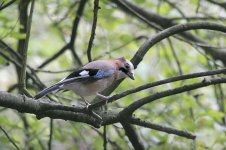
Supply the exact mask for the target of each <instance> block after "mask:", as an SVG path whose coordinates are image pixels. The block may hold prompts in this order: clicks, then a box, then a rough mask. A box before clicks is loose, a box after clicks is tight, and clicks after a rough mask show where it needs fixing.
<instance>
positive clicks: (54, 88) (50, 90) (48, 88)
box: [34, 84, 61, 99]
mask: <svg viewBox="0 0 226 150" xmlns="http://www.w3.org/2000/svg"><path fill="white" fill-rule="evenodd" d="M60 87H61V86H60V85H59V84H54V85H52V86H50V87H47V88H45V89H44V90H42V91H40V92H39V93H38V94H37V95H35V96H34V99H39V98H41V97H43V96H45V95H46V94H48V93H50V92H52V91H55V90H57V89H59V88H60Z"/></svg>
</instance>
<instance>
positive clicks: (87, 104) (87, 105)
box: [81, 96, 91, 109]
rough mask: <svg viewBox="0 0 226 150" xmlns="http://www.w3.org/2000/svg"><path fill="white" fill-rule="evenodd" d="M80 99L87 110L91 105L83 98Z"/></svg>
mask: <svg viewBox="0 0 226 150" xmlns="http://www.w3.org/2000/svg"><path fill="white" fill-rule="evenodd" d="M81 98H82V99H83V100H84V101H85V106H86V109H88V108H89V106H90V105H91V104H90V103H89V102H88V101H87V100H86V99H85V98H84V97H82V96H81Z"/></svg>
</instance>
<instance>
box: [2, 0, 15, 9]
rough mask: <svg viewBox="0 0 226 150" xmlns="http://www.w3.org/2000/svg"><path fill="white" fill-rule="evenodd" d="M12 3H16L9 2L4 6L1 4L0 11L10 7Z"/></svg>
mask: <svg viewBox="0 0 226 150" xmlns="http://www.w3.org/2000/svg"><path fill="white" fill-rule="evenodd" d="M14 2H16V0H11V1H9V2H8V3H6V4H4V2H2V4H0V11H1V10H3V9H5V8H7V7H8V6H10V5H12V4H13V3H14Z"/></svg>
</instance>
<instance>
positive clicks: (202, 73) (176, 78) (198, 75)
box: [89, 69, 226, 109]
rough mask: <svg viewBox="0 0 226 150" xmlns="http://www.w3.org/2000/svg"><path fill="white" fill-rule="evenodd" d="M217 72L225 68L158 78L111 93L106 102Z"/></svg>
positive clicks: (98, 105) (97, 105)
mask: <svg viewBox="0 0 226 150" xmlns="http://www.w3.org/2000/svg"><path fill="white" fill-rule="evenodd" d="M218 74H226V69H219V70H213V71H205V72H198V73H192V74H187V75H181V76H176V77H171V78H167V79H164V80H159V81H156V82H151V83H148V84H144V85H141V86H139V87H136V88H133V89H130V90H127V91H125V92H122V93H119V94H115V95H113V96H112V97H111V98H110V99H109V100H108V103H111V102H114V101H116V100H119V99H121V98H123V97H125V96H127V95H130V94H134V93H137V92H140V91H142V90H145V89H148V88H152V87H155V86H159V85H163V84H167V83H171V82H175V81H180V80H186V79H193V78H198V77H204V76H212V75H218ZM105 103H106V101H105V100H103V101H99V102H96V103H94V104H92V105H90V106H89V108H90V109H93V108H97V107H100V106H103V105H104V104H105Z"/></svg>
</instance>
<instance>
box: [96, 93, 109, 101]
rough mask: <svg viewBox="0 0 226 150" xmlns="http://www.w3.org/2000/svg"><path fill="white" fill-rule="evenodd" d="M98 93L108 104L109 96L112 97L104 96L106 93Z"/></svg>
mask: <svg viewBox="0 0 226 150" xmlns="http://www.w3.org/2000/svg"><path fill="white" fill-rule="evenodd" d="M96 95H97V96H99V97H100V98H101V99H103V100H105V104H107V103H108V100H109V98H111V96H104V95H102V94H100V93H98V92H97V93H96Z"/></svg>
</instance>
